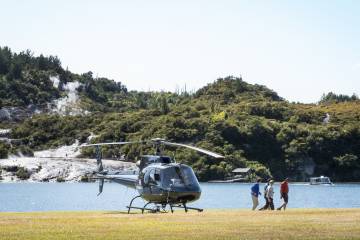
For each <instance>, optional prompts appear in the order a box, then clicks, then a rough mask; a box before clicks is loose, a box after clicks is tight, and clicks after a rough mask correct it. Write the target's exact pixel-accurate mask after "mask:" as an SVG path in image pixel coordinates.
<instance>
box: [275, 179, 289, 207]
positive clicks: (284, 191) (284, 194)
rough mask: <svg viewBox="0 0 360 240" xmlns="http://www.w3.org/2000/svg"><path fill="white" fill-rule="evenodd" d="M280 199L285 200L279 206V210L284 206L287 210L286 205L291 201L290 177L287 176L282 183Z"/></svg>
mask: <svg viewBox="0 0 360 240" xmlns="http://www.w3.org/2000/svg"><path fill="white" fill-rule="evenodd" d="M280 199H283V200H284V203H283V204H282V205H281V206H280V207H278V208H277V210H281V209H282V208H283V209H284V210H286V205H287V204H288V201H289V178H286V179H285V180H284V181H283V182H282V183H281V185H280Z"/></svg>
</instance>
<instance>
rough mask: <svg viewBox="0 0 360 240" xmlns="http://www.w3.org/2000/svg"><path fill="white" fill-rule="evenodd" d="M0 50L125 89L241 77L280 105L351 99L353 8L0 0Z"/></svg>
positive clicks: (357, 88)
mask: <svg viewBox="0 0 360 240" xmlns="http://www.w3.org/2000/svg"><path fill="white" fill-rule="evenodd" d="M0 6H1V14H0V46H8V47H10V48H11V49H12V50H13V51H15V52H20V51H23V50H26V49H30V50H31V51H33V52H34V54H35V55H39V54H44V55H56V56H58V57H59V58H60V60H61V62H62V65H63V67H64V68H66V67H68V69H69V70H70V71H72V72H75V73H84V72H88V71H92V72H93V73H94V76H98V77H107V78H110V79H114V80H115V81H120V82H122V83H123V84H125V85H126V86H127V88H128V89H130V90H145V91H147V90H164V91H175V90H176V89H182V88H184V86H185V85H186V88H187V90H197V89H199V88H201V87H203V86H205V85H206V84H208V83H212V82H214V81H215V80H216V79H217V78H220V77H226V76H230V75H232V76H242V78H243V80H244V81H246V82H249V83H252V84H261V85H266V86H267V87H268V88H270V89H272V90H274V91H276V92H277V93H278V94H279V95H280V96H281V97H284V98H285V99H287V100H289V101H295V102H304V103H311V102H317V101H318V100H319V99H320V97H321V95H322V94H323V93H327V92H330V91H332V92H335V93H337V94H339V93H342V94H348V95H351V94H353V93H356V94H358V95H360V14H359V13H360V1H356V0H353V1H350V0H338V1H334V0H317V1H313V0H302V1H292V0H288V1H282V0H273V1H271V0H263V1H260V0H222V1H219V0H216V1H215V0H178V1H173V0H152V1H149V0H131V1H130V0H129V1H121V0H103V1H100V0H52V1H48V0H12V1H10V0H0Z"/></svg>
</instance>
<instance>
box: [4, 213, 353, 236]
mask: <svg viewBox="0 0 360 240" xmlns="http://www.w3.org/2000/svg"><path fill="white" fill-rule="evenodd" d="M0 239H11V240H13V239H66V240H70V239H82V240H84V239H86V240H88V239H146V240H150V239H154V240H155V239H156V240H159V239H207V240H211V239H262V240H264V239H360V209H337V210H333V209H316V210H314V209H309V210H294V209H289V210H287V211H286V212H284V211H281V212H280V211H263V212H260V211H254V212H253V211H250V210H224V211H222V210H207V211H205V212H202V213H197V212H190V213H187V214H186V213H184V212H181V211H177V212H176V213H174V214H171V213H167V214H160V213H158V214H144V215H143V214H130V215H128V214H126V213H125V212H111V211H109V212H36V213H0Z"/></svg>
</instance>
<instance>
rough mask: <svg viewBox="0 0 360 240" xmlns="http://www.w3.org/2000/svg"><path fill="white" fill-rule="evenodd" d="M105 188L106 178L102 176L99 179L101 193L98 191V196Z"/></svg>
mask: <svg viewBox="0 0 360 240" xmlns="http://www.w3.org/2000/svg"><path fill="white" fill-rule="evenodd" d="M103 188H104V178H100V179H99V193H98V196H99V195H100V194H101V193H102V191H103Z"/></svg>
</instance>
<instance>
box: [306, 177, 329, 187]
mask: <svg viewBox="0 0 360 240" xmlns="http://www.w3.org/2000/svg"><path fill="white" fill-rule="evenodd" d="M310 185H333V183H332V182H331V181H330V178H329V177H324V176H320V177H312V178H310Z"/></svg>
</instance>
